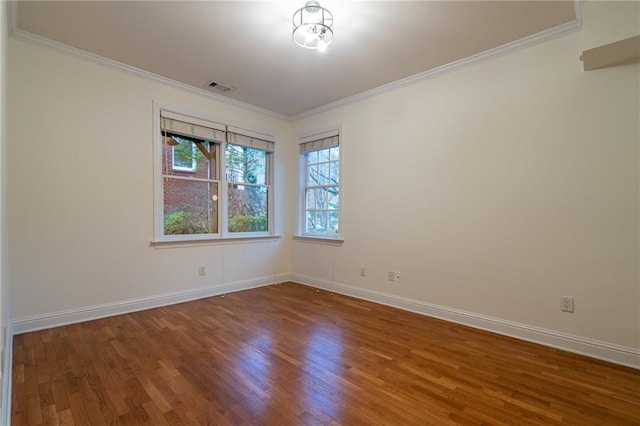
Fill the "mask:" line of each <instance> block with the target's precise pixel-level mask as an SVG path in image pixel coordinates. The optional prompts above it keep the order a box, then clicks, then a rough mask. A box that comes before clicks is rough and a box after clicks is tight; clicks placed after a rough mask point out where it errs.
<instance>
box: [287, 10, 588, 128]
mask: <svg viewBox="0 0 640 426" xmlns="http://www.w3.org/2000/svg"><path fill="white" fill-rule="evenodd" d="M580 1H581V0H576V2H575V4H576V6H575V8H576V10H578V9H580V10H581V6H580V5H579V3H580ZM576 16H580V18H579V19H576V20H575V21H571V22H567V23H564V24H562V25H558V26H557V27H554V28H550V29H548V30H545V31H541V32H539V33H536V34H532V35H530V36H527V37H524V38H521V39H519V40H514V41H512V42H509V43H507V44H503V45H502V46H498V47H494V48H493V49H489V50H485V51H484V52H480V53H476V54H475V55H471V56H467V57H466V58H462V59H458V60H457V61H453V62H449V63H448V64H444V65H441V66H439V67H436V68H431V69H429V70H426V71H424V72H421V73H419V74H415V75H412V76H409V77H406V78H403V79H401V80H397V81H394V82H391V83H388V84H384V85H382V86H379V87H376V88H373V89H370V90H367V91H364V92H361V93H357V94H355V95H352V96H348V97H346V98H343V99H340V100H337V101H335V102H330V103H328V104H325V105H322V106H319V107H317V108H314V109H310V110H308V111H305V112H301V113H300V114H296V115H293V116H289V119H290V120H291V121H297V120H300V119H302V118H306V117H311V116H313V115H316V114H319V113H321V112H325V111H329V110H332V109H335V108H338V107H341V106H345V105H348V104H352V103H354V102H358V101H361V100H363V99H367V98H370V97H373V96H376V95H379V94H381V93H385V92H388V91H391V90H395V89H399V88H401V87H404V86H408V85H410V84H413V83H415V82H418V81H422V80H426V79H428V78H432V77H435V76H437V75H440V74H443V73H446V72H450V71H453V70H456V69H458V68H461V67H463V66H466V65H471V64H475V63H476V62H481V61H485V60H488V59H492V58H494V57H497V56H502V55H505V54H507V53H510V52H512V51H516V50H520V49H523V48H525V47H529V46H533V45H535V44H538V43H542V42H544V41H547V40H551V39H554V38H557V37H559V36H562V35H565V34H568V33H571V32H574V31H578V30H580V29H581V28H582V13H581V12H580V13H579V14H578V13H577V12H576Z"/></svg>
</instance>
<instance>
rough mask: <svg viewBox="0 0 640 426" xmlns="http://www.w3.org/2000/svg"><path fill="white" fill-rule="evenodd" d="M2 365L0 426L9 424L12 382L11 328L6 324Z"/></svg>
mask: <svg viewBox="0 0 640 426" xmlns="http://www.w3.org/2000/svg"><path fill="white" fill-rule="evenodd" d="M4 333H5V334H4V336H5V342H4V365H3V366H2V407H0V408H2V413H1V416H2V417H0V424H3V425H10V424H11V391H12V386H11V385H12V382H13V334H14V333H13V327H12V326H11V324H7V328H6V329H5V332H4Z"/></svg>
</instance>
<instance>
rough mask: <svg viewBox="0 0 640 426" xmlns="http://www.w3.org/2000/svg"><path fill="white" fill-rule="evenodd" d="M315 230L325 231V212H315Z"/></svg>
mask: <svg viewBox="0 0 640 426" xmlns="http://www.w3.org/2000/svg"><path fill="white" fill-rule="evenodd" d="M316 232H320V233H322V232H327V212H326V211H317V212H316Z"/></svg>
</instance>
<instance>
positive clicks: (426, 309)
mask: <svg viewBox="0 0 640 426" xmlns="http://www.w3.org/2000/svg"><path fill="white" fill-rule="evenodd" d="M291 280H292V281H294V282H297V283H300V284H305V285H309V286H312V287H316V288H320V289H323V290H327V291H331V292H334V293H339V294H344V295H347V296H352V297H355V298H357V299H363V300H368V301H371V302H375V303H380V304H382V305H387V306H391V307H394V308H399V309H403V310H405V311H410V312H415V313H418V314H422V315H426V316H430V317H435V318H439V319H443V320H446V321H450V322H455V323H458V324H463V325H467V326H469V327H473V328H478V329H481V330H486V331H490V332H493V333H497V334H502V335H505V336H510V337H514V338H516V339H520V340H526V341H529V342H533V343H539V344H541V345H545V346H550V347H553V348H557V349H562V350H565V351H568V352H574V353H578V354H581V355H586V356H589V357H592V358H597V359H600V360H603V361H608V362H612V363H615V364H620V365H624V366H627V367H631V368H635V369H640V350H638V349H635V348H630V347H626V346H621V345H615V344H612V343H607V342H602V341H599V340H594V339H589V338H585V337H580V336H574V335H571V334H566V333H561V332H558V331H554V330H548V329H545V328H540V327H535V326H531V325H527V324H522V323H517V322H513V321H506V320H503V319H500V318H494V317H490V316H486V315H478V314H474V313H472V312H466V311H462V310H458V309H452V308H448V307H446V306H440V305H435V304H432V303H427V302H423V301H420V300H415V299H409V298H406V297H400V296H394V295H391V294H387V293H382V292H378V291H373V290H366V289H362V288H358V287H352V286H348V285H344V284H338V283H332V282H329V281H325V280H320V279H317V278H313V277H308V276H305V275H301V274H291Z"/></svg>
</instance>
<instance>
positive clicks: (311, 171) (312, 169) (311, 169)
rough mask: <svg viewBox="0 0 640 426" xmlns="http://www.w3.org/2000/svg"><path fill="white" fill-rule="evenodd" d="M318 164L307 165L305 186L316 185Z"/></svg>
mask: <svg viewBox="0 0 640 426" xmlns="http://www.w3.org/2000/svg"><path fill="white" fill-rule="evenodd" d="M318 181H319V179H318V166H308V167H307V186H316V185H318Z"/></svg>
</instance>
